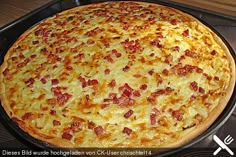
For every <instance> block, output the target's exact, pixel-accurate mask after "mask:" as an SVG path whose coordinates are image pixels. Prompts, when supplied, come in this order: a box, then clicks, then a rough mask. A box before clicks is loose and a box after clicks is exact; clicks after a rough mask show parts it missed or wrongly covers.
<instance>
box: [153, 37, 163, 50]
mask: <svg viewBox="0 0 236 157" xmlns="http://www.w3.org/2000/svg"><path fill="white" fill-rule="evenodd" d="M160 42H161V41H160V40H158V39H155V40H153V41H151V42H150V44H151V45H152V46H156V47H158V48H162V47H163V45H162V44H160Z"/></svg>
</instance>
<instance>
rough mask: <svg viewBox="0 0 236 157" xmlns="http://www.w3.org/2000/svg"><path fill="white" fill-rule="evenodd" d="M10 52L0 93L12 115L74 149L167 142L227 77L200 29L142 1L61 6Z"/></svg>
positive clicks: (207, 106) (219, 52)
mask: <svg viewBox="0 0 236 157" xmlns="http://www.w3.org/2000/svg"><path fill="white" fill-rule="evenodd" d="M9 53H10V57H9V58H8V60H6V61H5V62H7V67H6V68H5V69H4V71H3V74H1V75H2V77H3V83H4V88H5V92H4V93H2V92H1V94H2V95H5V97H6V98H7V103H8V104H9V106H10V107H11V114H12V117H14V118H17V119H18V120H20V121H24V122H25V124H26V125H27V126H28V127H32V128H33V129H34V130H35V132H36V133H38V134H43V135H46V136H48V137H50V138H62V139H65V140H69V141H70V142H71V143H72V144H73V145H74V147H78V146H79V147H94V146H96V147H97V146H101V147H103V146H105V147H115V146H118V147H119V146H129V147H132V146H138V147H142V146H162V145H165V144H170V143H172V142H175V141H176V140H178V138H179V136H178V135H179V133H181V132H183V131H184V130H186V129H188V128H191V127H193V126H197V125H198V124H200V123H201V122H203V121H204V119H206V118H207V117H208V115H209V113H210V112H211V111H212V110H213V109H214V108H215V107H216V106H217V105H218V103H219V100H220V99H221V97H222V96H223V95H224V92H222V91H224V90H225V89H226V88H227V87H228V82H229V80H230V77H231V76H230V68H229V62H228V60H227V58H226V54H225V52H224V50H223V49H222V48H221V46H220V45H218V44H217V41H215V40H214V38H213V36H212V34H211V32H209V31H208V29H206V28H205V27H203V26H202V25H200V24H199V22H197V21H194V20H193V19H192V18H190V17H188V16H183V15H182V14H180V13H179V12H177V11H176V10H174V9H170V8H167V7H162V6H157V5H152V4H149V3H130V2H115V3H103V4H98V5H90V6H86V7H78V8H74V9H71V10H67V11H64V12H62V13H59V14H57V15H56V16H53V17H51V18H49V19H47V20H45V21H43V22H42V23H40V24H39V25H38V26H36V28H35V29H33V31H31V32H30V33H29V34H28V35H27V36H25V37H24V38H22V39H21V40H20V41H19V43H18V44H15V45H14V46H13V49H12V51H10V52H9ZM54 144H55V145H56V143H54Z"/></svg>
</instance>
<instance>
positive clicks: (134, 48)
mask: <svg viewBox="0 0 236 157" xmlns="http://www.w3.org/2000/svg"><path fill="white" fill-rule="evenodd" d="M122 45H123V46H124V48H125V49H128V50H130V51H131V53H136V52H138V51H140V50H141V49H142V47H141V45H140V43H139V40H131V41H130V40H129V39H126V40H125V41H124V42H122Z"/></svg>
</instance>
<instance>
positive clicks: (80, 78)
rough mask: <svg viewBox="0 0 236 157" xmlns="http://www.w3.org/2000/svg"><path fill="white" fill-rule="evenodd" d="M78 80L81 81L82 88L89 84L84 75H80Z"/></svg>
mask: <svg viewBox="0 0 236 157" xmlns="http://www.w3.org/2000/svg"><path fill="white" fill-rule="evenodd" d="M78 80H79V81H80V82H81V84H82V88H84V87H86V86H87V82H86V80H85V78H83V77H82V76H79V77H78Z"/></svg>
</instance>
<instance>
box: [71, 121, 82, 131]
mask: <svg viewBox="0 0 236 157" xmlns="http://www.w3.org/2000/svg"><path fill="white" fill-rule="evenodd" d="M70 127H71V130H72V131H73V132H79V131H81V130H82V129H83V126H82V125H81V122H80V121H73V122H72V123H71V125H70Z"/></svg>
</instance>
